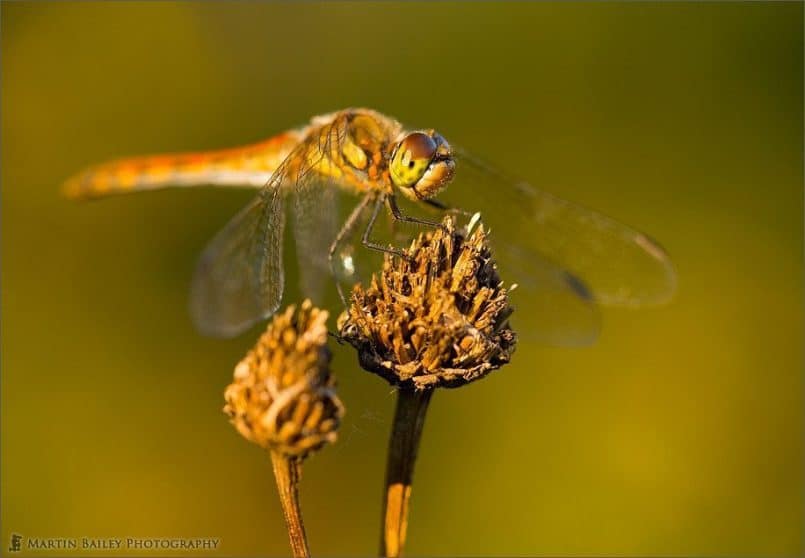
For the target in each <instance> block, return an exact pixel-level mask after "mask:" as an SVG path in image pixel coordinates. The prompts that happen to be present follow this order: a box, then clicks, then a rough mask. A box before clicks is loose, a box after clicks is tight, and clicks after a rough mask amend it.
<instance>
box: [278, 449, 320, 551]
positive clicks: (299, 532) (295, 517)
mask: <svg viewBox="0 0 805 558" xmlns="http://www.w3.org/2000/svg"><path fill="white" fill-rule="evenodd" d="M270 453H271V463H272V465H273V466H274V478H275V479H276V481H277V490H278V492H279V496H280V502H281V503H282V514H283V515H284V516H285V525H286V526H287V528H288V538H289V539H290V541H291V551H292V552H293V556H294V558H308V557H309V556H310V551H309V550H308V547H307V537H305V525H304V523H302V511H301V508H300V507H299V491H298V487H299V479H300V477H301V476H302V462H301V460H300V459H297V458H294V457H288V456H286V455H283V454H282V453H280V452H278V451H276V450H271V451H270Z"/></svg>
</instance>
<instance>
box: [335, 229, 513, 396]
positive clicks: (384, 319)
mask: <svg viewBox="0 0 805 558" xmlns="http://www.w3.org/2000/svg"><path fill="white" fill-rule="evenodd" d="M443 226H444V229H436V230H434V231H432V232H427V233H423V234H420V235H419V236H418V237H417V238H416V239H415V240H414V241H413V243H412V244H411V247H410V248H409V249H408V251H407V255H408V258H399V257H393V256H390V255H387V256H386V258H385V260H384V262H383V269H382V272H381V273H380V275H379V276H377V275H375V276H372V280H371V283H370V285H369V287H368V288H366V289H364V288H363V287H362V286H361V285H356V286H355V288H354V289H353V292H352V299H351V303H350V305H349V308H348V309H347V310H346V311H345V312H344V314H342V315H341V316H340V317H339V320H338V329H339V332H340V335H341V336H342V338H343V339H345V340H346V341H347V342H349V343H350V344H351V345H352V346H353V347H355V348H356V349H357V351H358V356H359V359H360V363H361V366H362V367H363V368H364V369H366V370H368V371H370V372H374V373H376V374H378V375H380V376H382V377H384V378H385V379H386V380H388V381H389V382H390V383H391V384H393V385H399V386H413V387H415V388H417V389H423V388H427V387H435V386H445V387H457V386H460V385H462V384H465V383H467V382H470V381H472V380H476V379H478V378H481V377H483V376H484V375H486V374H488V373H489V372H491V371H492V370H495V369H497V368H499V367H500V366H502V365H503V364H505V363H507V362H509V359H510V358H511V355H512V352H513V351H514V347H515V343H516V336H515V334H514V332H513V331H512V330H511V328H510V327H509V323H508V318H509V316H510V315H511V313H512V308H511V306H509V298H508V291H507V290H506V289H505V288H504V287H503V284H502V282H501V280H500V277H499V276H498V273H497V268H496V266H495V263H494V261H493V260H492V255H491V252H490V249H489V244H488V237H487V233H486V231H485V230H484V228H483V226H478V227H476V228H475V229H474V230H473V231H472V232H471V233H470V234H469V236H467V237H465V236H464V235H463V234H460V233H458V232H457V231H456V230H455V227H454V224H453V220H452V219H451V218H450V217H446V218H445V220H444V223H443Z"/></svg>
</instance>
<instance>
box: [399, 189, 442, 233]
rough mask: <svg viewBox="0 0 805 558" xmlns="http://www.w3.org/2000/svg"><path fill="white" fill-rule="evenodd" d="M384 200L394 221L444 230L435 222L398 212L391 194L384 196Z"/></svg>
mask: <svg viewBox="0 0 805 558" xmlns="http://www.w3.org/2000/svg"><path fill="white" fill-rule="evenodd" d="M386 199H387V200H388V203H389V209H390V210H391V215H392V216H393V217H394V219H395V220H396V221H402V222H403V223H414V224H417V225H425V226H426V227H432V228H434V229H441V228H444V227H443V226H442V224H441V223H437V222H436V221H428V220H427V219H420V218H419V217H411V216H410V215H403V213H402V211H400V208H399V207H398V206H397V199H396V198H395V197H394V195H393V194H388V195H387V196H386ZM426 201H427V200H426ZM435 203H439V202H435ZM434 207H436V206H434Z"/></svg>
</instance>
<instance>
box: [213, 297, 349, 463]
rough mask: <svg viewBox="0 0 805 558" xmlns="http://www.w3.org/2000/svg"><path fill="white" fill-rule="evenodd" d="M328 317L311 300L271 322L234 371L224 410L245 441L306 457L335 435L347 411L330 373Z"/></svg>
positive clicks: (290, 309) (288, 309)
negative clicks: (337, 393) (339, 397)
mask: <svg viewBox="0 0 805 558" xmlns="http://www.w3.org/2000/svg"><path fill="white" fill-rule="evenodd" d="M327 317H328V313H327V312H326V311H324V310H319V309H318V308H315V307H314V306H313V305H312V304H311V302H310V301H309V300H306V301H304V302H303V303H302V306H301V308H299V311H298V312H297V311H296V307H295V306H293V305H292V306H289V307H288V308H287V309H286V310H285V312H283V313H282V314H278V315H277V316H275V318H274V319H273V320H272V321H271V323H270V324H269V325H268V328H267V329H266V332H265V333H263V335H262V336H261V337H260V339H259V340H258V341H257V344H256V345H255V346H254V348H253V349H252V350H251V351H249V353H248V354H247V355H246V357H245V358H244V359H243V360H241V361H240V363H238V365H237V366H236V367H235V373H234V381H233V382H232V383H231V384H230V385H229V386H228V387H227V388H226V391H225V393H224V398H225V399H226V405H225V406H224V412H225V413H226V414H228V415H229V417H230V420H231V422H232V424H234V425H235V428H237V430H238V432H240V433H241V434H242V435H243V436H244V437H245V438H246V439H247V440H251V441H253V442H255V443H257V444H259V445H261V446H263V447H265V448H270V449H272V450H276V451H278V452H279V453H281V454H283V455H285V456H287V457H299V458H301V457H304V456H306V455H307V454H308V453H309V452H311V451H315V450H317V449H319V448H320V447H322V446H323V445H324V444H326V443H328V442H334V441H335V439H336V437H337V430H338V425H339V423H340V421H341V418H342V417H343V415H344V407H343V405H342V404H341V401H340V400H339V399H338V396H337V395H336V392H335V378H334V377H333V376H331V375H330V370H329V364H330V351H329V350H328V348H327V326H326V322H327Z"/></svg>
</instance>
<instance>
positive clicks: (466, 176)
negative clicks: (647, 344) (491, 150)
mask: <svg viewBox="0 0 805 558" xmlns="http://www.w3.org/2000/svg"><path fill="white" fill-rule="evenodd" d="M457 159H458V162H457V165H456V179H455V181H454V184H452V185H451V186H450V188H448V192H447V193H450V194H453V193H455V194H460V195H461V197H460V198H459V199H460V200H461V201H459V202H458V204H457V205H458V207H462V208H463V209H469V210H472V211H476V210H477V211H480V212H481V214H482V216H483V220H484V222H485V223H487V224H488V225H489V226H490V227H491V228H492V232H493V234H492V237H493V238H496V239H497V244H498V255H499V257H500V259H501V260H502V261H505V260H512V261H513V262H520V263H523V262H526V263H527V262H528V261H529V260H530V259H531V258H533V259H534V260H535V261H536V260H538V259H540V257H541V259H542V261H546V260H547V261H548V262H551V263H552V264H554V265H555V267H557V268H560V269H562V270H566V276H567V277H572V279H571V280H570V281H571V284H573V285H577V286H579V287H581V288H580V289H579V294H580V296H581V294H582V293H584V295H583V296H582V298H585V297H587V296H589V298H590V299H591V300H594V301H595V302H598V303H601V304H607V305H621V306H641V305H654V304H661V303H664V302H667V301H668V300H669V299H670V298H671V296H672V295H673V292H674V290H675V286H676V274H675V272H674V268H673V265H672V264H671V261H670V259H669V258H668V255H667V254H666V252H665V250H663V248H662V247H661V246H660V245H659V244H657V243H656V242H655V241H654V240H652V239H651V238H649V237H648V236H646V235H645V234H643V233H641V232H638V231H636V230H634V229H632V228H630V227H628V226H626V225H623V224H621V223H619V222H617V221H615V220H614V219H611V218H609V217H606V216H604V215H602V214H600V213H597V212H595V211H592V210H590V209H587V208H584V207H582V206H579V205H576V204H573V203H571V202H568V201H565V200H563V199H561V198H558V197H556V196H554V195H552V194H549V193H547V192H544V191H542V190H539V189H537V188H534V187H533V186H531V185H529V184H527V183H525V182H523V181H518V180H516V179H514V178H512V177H510V176H507V175H505V174H504V173H502V172H500V171H498V170H496V169H494V168H493V167H491V166H490V165H487V164H485V163H482V162H480V161H479V160H478V159H477V158H475V157H472V156H469V155H467V154H466V153H464V152H459V155H458V156H457ZM462 202H463V204H462ZM468 203H471V204H472V206H473V207H465V205H467V204H468ZM501 235H505V238H501ZM540 267H541V266H540ZM515 268H516V266H514V267H513V269H515ZM503 271H504V272H505V270H503ZM523 271H525V272H526V274H527V272H528V270H527V269H526V270H523ZM513 279H514V280H515V281H517V282H520V283H525V282H527V281H526V277H514V278H513Z"/></svg>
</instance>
